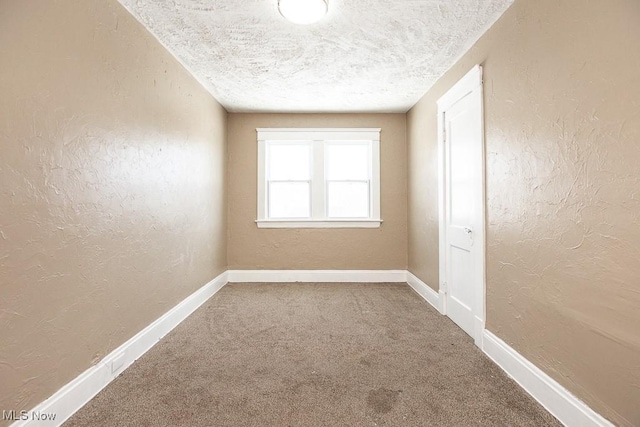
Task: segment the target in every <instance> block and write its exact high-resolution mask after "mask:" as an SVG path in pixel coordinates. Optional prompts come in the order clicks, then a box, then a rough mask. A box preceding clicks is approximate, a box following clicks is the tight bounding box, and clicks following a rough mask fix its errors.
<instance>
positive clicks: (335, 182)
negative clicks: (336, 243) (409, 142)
mask: <svg viewBox="0 0 640 427" xmlns="http://www.w3.org/2000/svg"><path fill="white" fill-rule="evenodd" d="M257 132H258V219H257V221H256V222H257V224H258V227H261V228H324V227H343V228H344V227H350V228H351V227H369V228H371V227H379V226H380V223H381V222H382V220H381V219H380V129H257Z"/></svg>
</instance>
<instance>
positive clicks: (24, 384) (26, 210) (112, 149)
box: [0, 0, 226, 424]
mask: <svg viewBox="0 0 640 427" xmlns="http://www.w3.org/2000/svg"><path fill="white" fill-rule="evenodd" d="M0 63H1V64H2V66H0V93H1V94H2V95H1V96H0V291H1V292H0V343H1V344H0V409H4V410H8V409H15V410H22V409H25V410H26V409H30V408H32V407H33V406H34V405H36V404H38V403H40V402H41V401H42V400H44V399H45V398H47V397H49V396H50V395H51V394H52V393H54V392H55V391H57V389H58V388H60V387H61V386H63V385H64V384H66V383H67V382H69V381H70V380H72V379H73V378H75V377H76V376H77V375H78V374H80V373H81V372H82V371H84V370H85V369H87V368H89V367H90V366H91V365H93V364H95V363H96V362H97V361H98V360H100V359H101V358H102V357H103V356H104V355H105V354H107V353H109V352H110V351H111V350H113V349H114V348H115V347H117V346H118V345H120V344H122V343H123V342H124V341H125V340H127V339H129V338H130V337H131V336H133V335H134V334H135V333H137V332H139V331H140V330H141V329H142V328H144V327H145V326H147V325H149V323H151V322H152V321H153V320H155V319H156V318H158V317H159V316H160V315H162V314H164V313H165V312H166V311H167V310H168V309H170V308H171V307H173V306H174V305H175V304H176V303H178V302H179V301H181V300H182V299H184V298H185V297H186V296H188V295H189V294H191V293H192V292H194V291H195V290H196V289H198V288H199V287H201V286H202V285H204V284H205V283H207V282H208V281H209V280H211V279H212V278H214V277H215V276H216V275H218V274H219V273H220V272H222V271H224V270H225V269H226V231H225V227H226V206H225V189H224V187H225V174H226V172H225V170H224V162H225V157H226V154H225V140H226V112H225V111H224V110H223V109H222V108H221V107H220V106H219V105H218V104H217V103H216V101H215V100H214V99H213V98H212V97H211V95H209V94H208V93H207V92H206V91H204V90H203V89H202V87H200V86H199V85H198V84H197V83H196V82H195V80H194V79H193V78H192V77H190V75H189V74H188V73H187V72H186V71H185V70H184V69H183V68H181V66H180V65H178V64H177V62H176V61H175V60H174V59H173V58H172V57H171V56H170V55H169V54H168V53H167V52H166V50H164V49H163V48H162V47H161V46H160V45H159V43H158V42H157V41H156V40H155V39H154V38H153V37H152V36H151V35H150V34H149V33H148V32H147V31H146V30H145V29H144V27H142V25H140V24H139V23H138V22H137V21H136V20H135V19H134V18H133V17H132V16H130V15H129V14H128V12H126V11H125V10H124V9H123V8H122V6H121V5H119V4H118V3H117V2H116V1H115V0H108V1H105V0H59V1H37V0H21V1H3V2H0ZM0 424H2V422H0Z"/></svg>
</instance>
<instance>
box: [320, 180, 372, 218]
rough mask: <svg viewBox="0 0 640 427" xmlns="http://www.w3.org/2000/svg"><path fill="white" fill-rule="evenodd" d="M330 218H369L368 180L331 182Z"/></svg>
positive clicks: (328, 190) (329, 187)
mask: <svg viewBox="0 0 640 427" xmlns="http://www.w3.org/2000/svg"><path fill="white" fill-rule="evenodd" d="M327 204H328V207H327V208H328V209H327V211H328V216H329V217H330V218H368V217H369V183H368V182H329V184H328V185H327Z"/></svg>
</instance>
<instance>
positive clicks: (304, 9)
mask: <svg viewBox="0 0 640 427" xmlns="http://www.w3.org/2000/svg"><path fill="white" fill-rule="evenodd" d="M327 2H328V0H278V9H279V10H280V14H282V16H284V17H285V18H287V19H288V20H289V21H291V22H293V23H294V24H300V25H308V24H313V23H314V22H318V21H319V20H321V19H322V17H323V16H324V15H325V14H326V13H327V8H328V5H327Z"/></svg>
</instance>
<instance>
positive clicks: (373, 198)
mask: <svg viewBox="0 0 640 427" xmlns="http://www.w3.org/2000/svg"><path fill="white" fill-rule="evenodd" d="M256 131H257V134H258V212H257V214H258V219H257V220H256V224H257V226H258V228H378V227H380V225H381V224H382V219H381V218H380V128H258V129H256ZM287 140H289V141H300V140H307V141H313V145H312V150H313V162H314V170H318V171H321V173H322V174H324V168H325V165H324V157H323V156H322V153H323V150H324V148H323V144H324V142H325V141H328V142H330V141H349V140H351V141H363V140H367V141H371V156H372V159H371V160H372V162H371V163H372V170H371V192H370V203H371V206H370V211H371V215H370V217H369V218H366V219H363V218H354V219H350V218H344V219H343V218H326V217H325V216H324V212H323V211H322V210H323V208H324V206H325V201H324V199H325V196H326V195H325V180H324V175H323V176H321V177H319V178H321V179H315V180H312V189H311V197H312V207H313V211H312V213H311V214H312V217H315V218H305V219H269V218H267V200H266V185H267V184H266V183H267V176H266V174H267V171H266V145H267V144H266V141H287ZM316 178H318V177H316Z"/></svg>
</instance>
